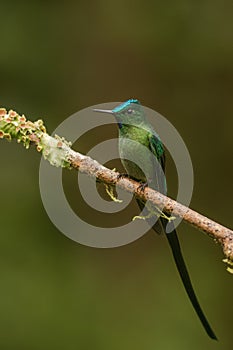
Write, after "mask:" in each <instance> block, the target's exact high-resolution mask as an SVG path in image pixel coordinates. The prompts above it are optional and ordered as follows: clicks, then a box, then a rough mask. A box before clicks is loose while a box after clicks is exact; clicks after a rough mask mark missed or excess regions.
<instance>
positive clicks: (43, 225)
mask: <svg viewBox="0 0 233 350" xmlns="http://www.w3.org/2000/svg"><path fill="white" fill-rule="evenodd" d="M232 11H233V6H232V1H230V0H228V1H220V0H219V1H210V0H204V1H194V0H193V1H184V0H183V1H182V0H180V1H136V2H133V1H123V0H119V1H104V0H102V1H89V2H88V1H67V2H62V1H32V2H29V1H28V2H24V1H19V2H17V1H5V2H4V1H2V2H1V4H0V45H1V52H0V77H1V83H0V91H1V94H0V98H1V102H0V104H1V106H2V107H7V108H13V109H15V110H17V111H18V112H19V113H24V114H26V116H27V117H29V118H30V119H32V120H35V119H38V118H40V117H42V118H43V119H44V120H45V123H46V125H47V128H48V130H49V131H52V130H53V129H54V128H56V127H57V125H59V124H60V123H61V122H62V121H63V120H64V119H66V118H67V117H68V116H69V115H71V114H72V113H74V112H76V111H78V110H80V109H82V108H85V107H87V106H91V105H94V104H98V103H102V102H109V101H124V100H126V99H128V98H130V97H137V98H139V99H140V100H141V101H142V103H143V104H144V105H146V106H148V107H151V108H153V109H155V110H157V111H158V112H160V113H161V114H163V115H164V116H166V117H167V118H168V119H169V120H170V122H171V123H173V125H174V126H175V127H176V128H177V130H178V131H179V133H180V134H181V136H182V137H183V139H184V141H185V142H186V145H187V147H188V149H189V151H190V154H191V158H192V161H193V166H194V172H195V188H194V193H193V199H192V203H191V207H192V208H194V209H196V210H198V211H200V212H201V213H203V214H205V215H207V216H209V217H211V218H213V219H215V220H216V221H219V222H221V223H223V224H224V225H226V226H229V227H232V226H233V222H232V195H233V187H232V177H233V167H232V148H233V140H232V126H233V122H232V113H233V108H232V84H233V65H232V62H233V45H232V42H233V22H232ZM114 130H115V129H114V128H113V134H114V132H115V131H114ZM103 137H104V138H106V135H104V136H103ZM109 137H112V135H109ZM96 138H97V140H100V139H101V138H100V136H99V135H97V136H96ZM88 142H89V141H88V139H85V140H83V141H82V144H81V146H80V148H83V149H85V148H87V149H88V147H89V143H88ZM92 142H93V138H92ZM0 156H1V158H0V159H1V170H0V198H1V204H0V213H1V218H0V228H1V235H0V348H1V349H4V350H15V349H17V350H21V349H22V350H27V349H28V350H29V349H30V350H31V349H33V350H42V349H43V350H47V349H49V350H51V349H56V350H60V349H61V350H63V349H67V350H73V349H87V350H89V349H96V350H105V349H106V350H107V349H112V350H116V349H117V350H118V349H120V350H126V349H127V350H128V349H134V350H137V349H138V350H139V349H146V350H152V349H153V350H154V349H159V350H164V349H165V350H167V349H187V348H188V349H190V350H191V349H204V348H205V349H217V348H218V349H224V350H226V349H231V346H232V322H233V312H232V311H233V307H232V287H233V282H232V281H233V276H231V275H230V274H229V273H227V272H226V270H225V266H224V264H223V263H222V262H221V260H222V258H223V255H222V252H221V248H220V247H219V246H218V245H216V244H215V243H214V242H213V241H212V240H211V239H209V238H208V237H206V236H204V235H203V234H202V233H200V232H198V231H196V230H195V229H193V228H191V227H189V226H187V225H185V224H182V225H181V227H180V229H179V232H180V240H181V243H182V246H183V250H184V253H185V258H186V260H187V263H188V266H189V270H190V274H191V276H192V280H193V283H194V286H195V289H196V291H197V294H198V296H199V299H200V302H201V304H202V305H203V308H204V310H205V311H206V314H207V316H208V318H209V320H210V323H211V325H212V326H213V328H214V330H215V331H216V334H217V336H218V338H219V342H218V343H217V342H214V341H212V340H210V339H209V338H208V337H207V336H206V334H205V332H204V331H203V329H202V327H201V325H200V323H199V321H198V319H197V317H196V315H195V313H194V312H193V310H192V307H191V305H190V303H189V301H188V299H187V297H186V295H185V292H184V290H183V287H182V285H181V282H180V280H179V277H178V274H177V272H176V269H175V267H174V263H173V261H172V257H171V254H170V251H169V249H168V245H167V242H166V240H165V239H164V237H159V236H156V235H154V234H153V233H148V234H147V235H145V236H144V237H143V238H141V239H140V240H138V241H136V242H134V243H132V244H130V245H127V246H123V247H121V248H116V249H106V250H104V249H93V248H89V247H85V246H81V245H79V244H77V243H75V242H72V241H71V240H69V239H68V238H66V237H65V236H63V235H62V234H61V233H60V232H59V231H57V230H56V228H55V227H54V226H53V224H52V223H51V222H50V220H49V219H48V217H47V215H46V212H45V210H44V208H43V205H42V202H41V199H40V193H39V185H38V169H39V162H40V155H39V154H38V153H36V152H35V151H34V150H33V149H31V150H29V151H26V150H25V149H23V148H22V147H21V146H20V145H17V144H16V143H14V142H12V143H7V142H6V141H1V142H0ZM168 169H169V164H168ZM168 172H169V170H168ZM168 177H169V179H168V180H169V183H170V188H171V190H173V189H174V188H175V181H173V176H171V175H170V176H169V175H168ZM74 186H75V185H74ZM74 198H75V197H73V198H72V201H74ZM106 220H107V219H106ZM111 220H112V218H111Z"/></svg>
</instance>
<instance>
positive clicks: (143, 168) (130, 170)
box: [94, 99, 217, 340]
mask: <svg viewBox="0 0 233 350" xmlns="http://www.w3.org/2000/svg"><path fill="white" fill-rule="evenodd" d="M94 111H95V112H102V113H109V114H112V115H113V116H114V117H115V119H116V122H117V124H118V129H119V155H120V159H121V162H122V165H123V167H124V169H125V170H126V176H128V177H130V178H133V179H135V180H137V181H138V182H140V184H142V186H143V185H144V186H147V185H149V186H150V187H151V188H153V189H155V190H156V191H158V192H161V193H163V194H166V192H167V185H166V178H165V175H164V173H165V149H164V145H163V143H162V141H161V139H160V137H159V135H158V134H157V133H156V131H155V130H154V128H153V126H152V125H151V124H150V123H149V122H148V121H147V119H146V115H145V111H144V109H143V106H142V105H141V103H140V102H139V101H138V100H137V99H129V100H128V101H126V102H124V103H122V104H120V105H118V106H116V107H115V108H114V109H112V110H106V109H94ZM140 186H141V185H140ZM137 202H138V205H139V207H140V209H143V208H144V207H146V204H145V203H143V202H142V201H141V200H139V199H137ZM155 211H156V210H155ZM148 212H151V208H150V209H148V210H147V213H148ZM161 214H162V215H160V216H159V219H158V220H157V221H156V222H155V223H154V221H152V219H151V218H150V217H149V215H148V218H147V219H146V220H147V221H148V223H149V224H150V225H151V226H152V229H153V230H154V231H155V232H156V233H159V234H160V233H164V234H165V236H166V238H167V240H168V243H169V245H170V248H171V251H172V254H173V257H174V260H175V264H176V267H177V270H178V272H179V275H180V277H181V280H182V282H183V285H184V288H185V290H186V293H187V294H188V297H189V299H190V301H191V303H192V305H193V307H194V309H195V311H196V313H197V315H198V317H199V319H200V321H201V323H202V325H203V327H204V329H205V330H206V332H207V334H208V335H209V336H210V338H212V339H215V340H217V337H216V335H215V333H214V331H213V330H212V328H211V326H210V324H209V322H208V321H207V318H206V316H205V315H204V312H203V311H202V309H201V306H200V304H199V302H198V299H197V296H196V294H195V292H194V289H193V286H192V282H191V279H190V277H189V273H188V270H187V267H186V264H185V261H184V258H183V255H182V251H181V247H180V243H179V240H178V236H177V232H176V229H175V227H174V223H173V222H172V220H171V221H169V217H168V216H167V217H166V215H163V213H161ZM157 215H158V213H157ZM145 217H146V216H145ZM168 224H169V225H170V228H171V229H170V230H169V231H171V232H169V233H167V232H166V226H167V225H168Z"/></svg>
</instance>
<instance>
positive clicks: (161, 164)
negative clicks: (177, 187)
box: [148, 133, 167, 194]
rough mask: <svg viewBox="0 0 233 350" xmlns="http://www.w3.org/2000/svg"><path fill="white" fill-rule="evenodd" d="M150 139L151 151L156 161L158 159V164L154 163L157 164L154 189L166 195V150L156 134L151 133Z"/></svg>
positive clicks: (155, 166)
mask: <svg viewBox="0 0 233 350" xmlns="http://www.w3.org/2000/svg"><path fill="white" fill-rule="evenodd" d="M148 139H149V149H150V151H151V152H152V154H153V155H154V156H155V159H157V162H155V161H154V163H156V164H155V165H154V169H155V177H156V182H155V186H154V189H155V190H156V191H158V192H160V193H163V194H166V192H167V185H166V178H165V150H164V147H163V144H162V142H161V140H160V139H159V137H158V136H157V135H156V134H154V133H149V135H148ZM155 159H154V160H155Z"/></svg>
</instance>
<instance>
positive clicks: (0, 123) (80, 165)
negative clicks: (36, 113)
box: [0, 108, 233, 273]
mask: <svg viewBox="0 0 233 350" xmlns="http://www.w3.org/2000/svg"><path fill="white" fill-rule="evenodd" d="M4 138H5V139H7V140H8V141H10V140H11V139H16V140H17V142H18V143H22V144H23V145H24V147H25V148H26V149H27V148H29V146H30V145H32V144H34V145H35V146H36V149H37V151H39V152H42V154H43V156H44V158H45V159H47V160H48V161H49V162H50V163H51V165H53V166H57V167H63V168H74V169H78V170H79V171H81V172H82V173H85V174H87V175H89V176H91V177H94V178H97V179H98V180H100V181H101V182H103V183H105V184H107V185H116V184H117V185H118V186H119V187H120V188H121V189H123V190H125V191H127V192H129V193H132V194H134V195H135V196H136V197H139V198H141V199H142V200H144V201H149V202H150V203H152V204H153V205H154V206H156V207H157V208H159V209H162V210H163V211H164V212H166V213H168V214H171V213H172V215H173V216H176V217H180V218H182V219H183V220H184V221H185V222H186V223H188V224H190V225H192V226H194V227H195V228H197V229H198V230H200V231H202V232H204V233H206V234H208V235H209V236H210V237H211V238H213V239H214V240H215V241H216V242H218V243H219V244H221V246H222V249H223V253H224V255H225V259H224V260H223V261H224V262H226V263H227V265H228V267H227V270H228V271H229V272H232V273H233V231H232V230H230V229H228V228H226V227H224V226H222V225H220V224H218V223H216V222H214V221H213V220H210V219H208V218H207V217H205V216H203V215H201V214H199V213H197V212H196V211H194V210H192V209H190V208H188V207H186V206H184V205H182V204H180V203H178V202H176V201H174V200H172V199H171V198H169V197H166V196H164V195H162V194H161V193H159V192H157V191H155V190H152V189H151V188H149V187H146V188H145V189H144V190H143V191H142V190H141V186H140V183H138V182H137V181H134V180H132V179H129V178H126V177H120V176H119V173H118V172H116V171H113V170H110V169H108V168H106V167H104V166H103V165H101V164H99V163H98V162H97V161H96V160H93V159H91V158H90V157H87V156H85V155H83V154H81V153H78V152H75V151H74V150H72V149H71V148H70V146H71V144H70V143H69V142H67V141H66V140H65V139H64V138H62V137H59V136H55V137H51V136H50V135H48V134H47V132H46V128H45V126H44V123H43V121H42V120H37V121H35V122H31V121H30V120H27V119H26V118H25V116H24V115H22V116H20V115H19V114H17V113H16V112H14V111H12V110H11V111H9V112H7V111H6V109H5V108H0V139H4Z"/></svg>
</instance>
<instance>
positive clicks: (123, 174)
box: [117, 173, 138, 181]
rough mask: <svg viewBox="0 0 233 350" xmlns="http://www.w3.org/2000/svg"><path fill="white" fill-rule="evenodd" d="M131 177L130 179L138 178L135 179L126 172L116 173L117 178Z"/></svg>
mask: <svg viewBox="0 0 233 350" xmlns="http://www.w3.org/2000/svg"><path fill="white" fill-rule="evenodd" d="M124 178H126V179H131V180H134V181H138V179H136V178H135V177H133V176H131V175H129V174H127V173H121V174H118V175H117V180H121V179H124Z"/></svg>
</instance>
